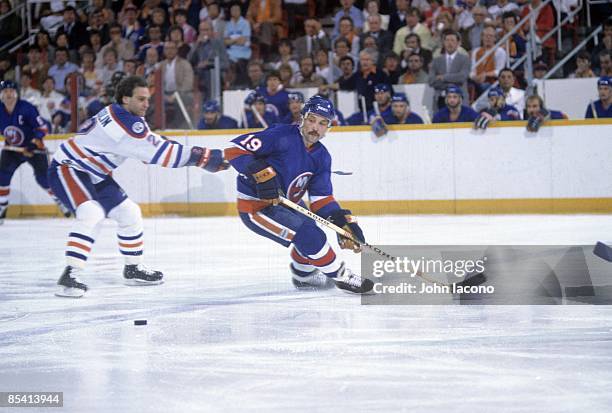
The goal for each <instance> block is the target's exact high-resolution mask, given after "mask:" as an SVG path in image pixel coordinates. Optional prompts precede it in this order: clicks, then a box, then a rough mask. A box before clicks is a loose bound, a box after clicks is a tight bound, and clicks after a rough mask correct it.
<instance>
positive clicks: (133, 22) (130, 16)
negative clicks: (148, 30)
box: [121, 3, 144, 50]
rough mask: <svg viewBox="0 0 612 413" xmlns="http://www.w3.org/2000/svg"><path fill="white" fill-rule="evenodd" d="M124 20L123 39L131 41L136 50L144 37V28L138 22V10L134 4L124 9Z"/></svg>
mask: <svg viewBox="0 0 612 413" xmlns="http://www.w3.org/2000/svg"><path fill="white" fill-rule="evenodd" d="M123 10H124V19H123V23H122V25H121V37H123V38H125V39H127V40H129V41H130V42H132V44H133V45H134V50H136V47H138V45H139V42H140V38H141V37H142V36H143V35H144V28H143V27H142V26H141V25H140V22H139V21H138V8H137V7H136V6H135V5H133V4H132V3H130V4H127V5H126V6H125V7H124V9H123Z"/></svg>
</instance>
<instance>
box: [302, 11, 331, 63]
mask: <svg viewBox="0 0 612 413" xmlns="http://www.w3.org/2000/svg"><path fill="white" fill-rule="evenodd" d="M304 32H305V33H306V34H305V35H304V36H302V37H298V38H297V39H295V43H294V44H293V48H294V49H295V54H296V56H297V59H298V61H301V60H302V59H303V58H305V57H307V56H311V57H312V56H314V54H315V53H316V52H317V51H318V50H319V49H326V50H329V49H330V48H331V46H330V41H329V38H328V37H327V35H326V34H325V32H324V31H323V30H322V29H321V24H320V23H319V22H318V21H317V20H315V19H307V20H306V21H305V22H304Z"/></svg>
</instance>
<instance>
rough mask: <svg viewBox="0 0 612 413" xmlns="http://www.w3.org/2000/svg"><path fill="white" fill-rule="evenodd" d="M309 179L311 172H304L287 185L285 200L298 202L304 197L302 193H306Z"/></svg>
mask: <svg viewBox="0 0 612 413" xmlns="http://www.w3.org/2000/svg"><path fill="white" fill-rule="evenodd" d="M310 178H312V172H304V173H302V174H300V175H298V176H297V177H296V178H295V179H294V180H293V181H292V182H291V183H290V184H289V188H288V189H287V198H289V199H290V200H291V201H293V202H299V201H300V199H302V197H303V196H304V193H306V190H307V188H308V182H310Z"/></svg>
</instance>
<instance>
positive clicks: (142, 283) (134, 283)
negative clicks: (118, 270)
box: [123, 278, 164, 287]
mask: <svg viewBox="0 0 612 413" xmlns="http://www.w3.org/2000/svg"><path fill="white" fill-rule="evenodd" d="M123 283H124V284H125V285H129V286H130V287H145V286H148V285H160V284H163V283H164V280H158V281H144V280H137V279H135V278H133V279H129V280H126V279H124V281H123Z"/></svg>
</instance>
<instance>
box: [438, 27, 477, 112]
mask: <svg viewBox="0 0 612 413" xmlns="http://www.w3.org/2000/svg"><path fill="white" fill-rule="evenodd" d="M443 42H444V43H443V50H444V53H443V54H441V55H440V56H438V57H436V58H435V59H434V60H433V62H432V63H431V69H430V70H429V85H430V86H431V87H433V88H434V107H435V108H436V109H437V108H441V107H442V106H444V105H445V101H444V94H445V93H446V90H447V88H448V87H449V86H456V87H457V89H458V90H460V91H462V92H464V91H465V90H467V79H468V74H469V72H470V58H469V57H467V56H466V55H463V54H461V53H459V51H458V49H459V45H460V44H461V39H460V37H459V34H458V33H457V32H455V31H452V30H448V31H446V32H444V35H443ZM464 93H465V92H464ZM464 98H466V99H467V95H465V96H464Z"/></svg>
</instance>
